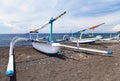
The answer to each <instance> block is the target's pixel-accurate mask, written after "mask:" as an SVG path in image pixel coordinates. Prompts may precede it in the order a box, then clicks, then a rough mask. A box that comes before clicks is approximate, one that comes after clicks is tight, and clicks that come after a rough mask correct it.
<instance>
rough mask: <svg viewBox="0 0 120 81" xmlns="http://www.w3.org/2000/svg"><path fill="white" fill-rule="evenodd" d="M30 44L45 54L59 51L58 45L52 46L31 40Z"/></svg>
mask: <svg viewBox="0 0 120 81" xmlns="http://www.w3.org/2000/svg"><path fill="white" fill-rule="evenodd" d="M32 46H33V47H34V48H35V49H36V50H38V51H40V52H43V53H46V54H57V53H59V51H60V46H52V44H49V43H39V42H32Z"/></svg>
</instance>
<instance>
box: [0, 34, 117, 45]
mask: <svg viewBox="0 0 120 81" xmlns="http://www.w3.org/2000/svg"><path fill="white" fill-rule="evenodd" d="M64 35H68V36H75V37H79V34H76V35H72V34H69V33H55V34H53V40H56V39H62V38H63V36H64ZM97 35H102V36H103V38H109V37H110V36H111V37H112V36H115V35H117V34H116V33H94V34H93V35H92V34H91V33H84V34H83V35H82V38H88V37H95V36H97ZM14 37H23V38H30V34H0V47H9V46H10V42H11V40H12V39H13V38H14ZM31 37H32V38H33V39H35V38H36V37H37V35H36V34H32V35H31ZM38 37H39V38H46V40H48V38H49V34H48V33H40V34H38ZM23 45H31V43H30V42H19V43H17V44H16V46H23Z"/></svg>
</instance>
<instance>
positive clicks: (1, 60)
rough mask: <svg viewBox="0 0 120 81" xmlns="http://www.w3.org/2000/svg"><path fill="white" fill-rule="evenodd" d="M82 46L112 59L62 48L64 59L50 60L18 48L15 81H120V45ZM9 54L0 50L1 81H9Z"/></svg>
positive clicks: (34, 52)
mask: <svg viewBox="0 0 120 81" xmlns="http://www.w3.org/2000/svg"><path fill="white" fill-rule="evenodd" d="M80 46H81V47H88V48H95V49H101V50H111V51H113V55H106V54H100V53H90V52H87V53H84V52H81V51H79V50H74V49H68V48H61V49H62V55H56V56H55V55H54V56H48V55H44V54H43V53H40V52H38V51H36V50H35V49H33V48H32V47H30V46H24V47H16V48H15V59H16V60H15V61H16V81H120V51H119V48H120V43H117V44H94V45H80ZM8 54H9V48H0V81H10V77H7V76H5V71H6V67H7V63H8ZM11 81H14V80H11Z"/></svg>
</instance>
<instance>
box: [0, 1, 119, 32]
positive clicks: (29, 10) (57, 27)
mask: <svg viewBox="0 0 120 81" xmlns="http://www.w3.org/2000/svg"><path fill="white" fill-rule="evenodd" d="M119 5H120V1H116V0H99V1H96V0H92V1H87V2H86V1H83V0H76V1H75V0H69V1H66V0H50V1H49V0H0V8H1V9H0V33H2V31H3V29H6V31H5V32H4V33H14V32H16V33H25V32H28V31H29V30H32V29H36V28H38V27H37V26H38V25H39V26H42V25H44V24H45V23H47V22H49V19H50V18H51V17H52V16H53V17H56V16H57V15H59V14H60V13H62V12H63V11H67V14H65V15H64V16H63V17H61V18H60V19H59V20H57V21H55V22H54V25H53V26H54V32H58V33H60V32H69V31H71V30H73V31H76V30H78V29H82V28H87V27H89V26H92V25H96V24H99V23H102V22H106V25H103V26H102V27H100V28H99V29H100V30H104V29H105V30H107V31H108V30H109V31H112V30H111V29H112V27H113V26H114V25H116V24H119V22H120V19H119V18H120V6H119ZM32 25H37V26H32ZM107 25H109V26H107ZM40 32H49V26H47V27H46V28H45V29H43V30H41V31H40Z"/></svg>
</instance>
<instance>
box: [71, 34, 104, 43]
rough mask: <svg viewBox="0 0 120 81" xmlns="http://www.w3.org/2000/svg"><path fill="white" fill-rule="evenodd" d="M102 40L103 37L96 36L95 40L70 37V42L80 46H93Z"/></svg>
mask: <svg viewBox="0 0 120 81" xmlns="http://www.w3.org/2000/svg"><path fill="white" fill-rule="evenodd" d="M100 39H102V36H96V37H94V38H82V39H80V38H79V39H78V38H75V37H70V41H71V42H72V43H79V44H92V43H94V42H96V41H98V40H100Z"/></svg>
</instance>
